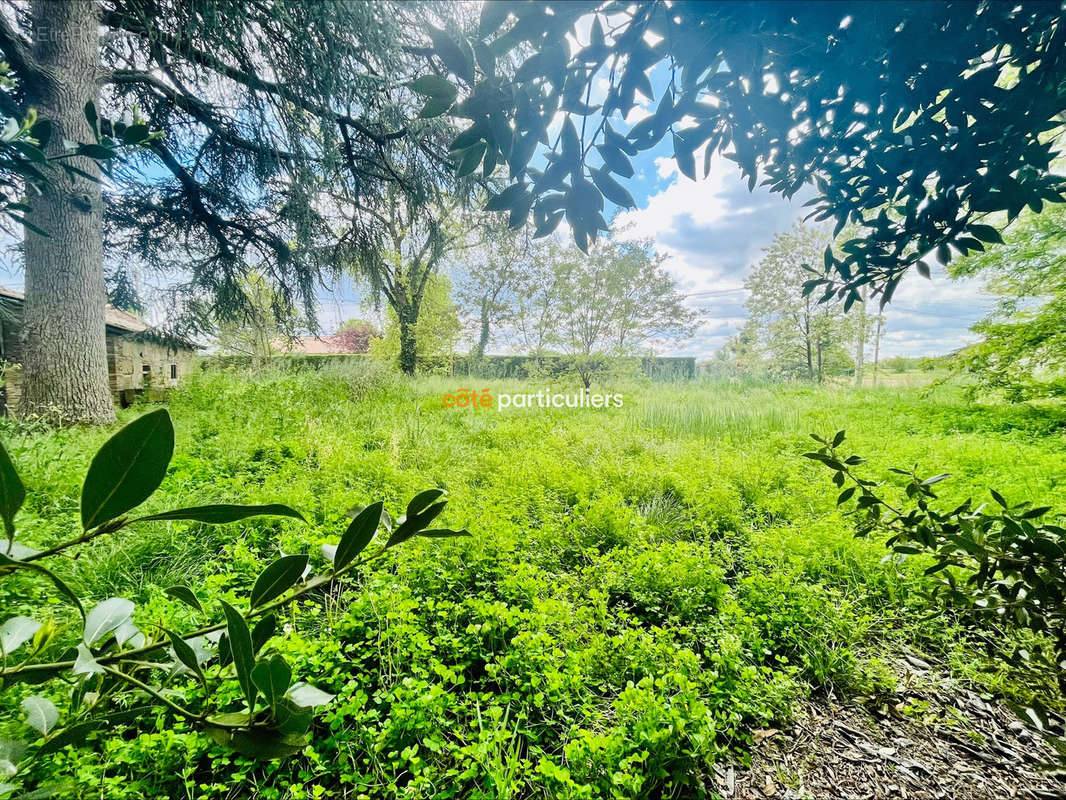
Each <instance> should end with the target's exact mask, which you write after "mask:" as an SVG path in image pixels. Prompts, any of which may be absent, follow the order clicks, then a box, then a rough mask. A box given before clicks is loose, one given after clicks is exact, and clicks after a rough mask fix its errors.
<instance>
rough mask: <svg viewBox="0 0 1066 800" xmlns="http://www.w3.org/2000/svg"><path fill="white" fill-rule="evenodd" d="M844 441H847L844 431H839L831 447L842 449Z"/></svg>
mask: <svg viewBox="0 0 1066 800" xmlns="http://www.w3.org/2000/svg"><path fill="white" fill-rule="evenodd" d="M844 439H845V433H844V431H837V432H836V435H835V436H834V437H833V444H832V445H830V446H831V447H840V445H842V444H844Z"/></svg>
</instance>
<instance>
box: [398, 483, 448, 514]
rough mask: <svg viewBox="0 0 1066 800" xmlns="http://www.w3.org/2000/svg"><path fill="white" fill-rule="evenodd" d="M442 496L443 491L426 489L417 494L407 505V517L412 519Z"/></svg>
mask: <svg viewBox="0 0 1066 800" xmlns="http://www.w3.org/2000/svg"><path fill="white" fill-rule="evenodd" d="M443 496H444V490H443V489H426V490H425V491H424V492H419V493H418V494H416V495H415V496H414V497H412V498H411V502H409V503H408V504H407V512H406V513H407V516H408V517H414V516H417V515H418V514H421V513H422V512H423V511H425V510H426V509H427V508H429V507H430V506H431V505H433V504H434V503H435V502H437V501H438V500H439V499H440V498H442V497H443Z"/></svg>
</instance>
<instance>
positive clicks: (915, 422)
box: [0, 366, 1066, 799]
mask: <svg viewBox="0 0 1066 800" xmlns="http://www.w3.org/2000/svg"><path fill="white" fill-rule="evenodd" d="M546 385H547V384H546V383H545V382H538V383H537V384H536V385H533V384H530V385H527V386H524V385H521V384H517V383H515V384H504V383H498V382H492V383H491V384H490V388H491V389H492V391H493V392H494V393H499V392H502V391H512V392H516V391H533V392H535V391H537V390H538V389H543V388H545V386H546ZM462 386H468V388H474V386H473V384H465V383H462V382H461V381H459V380H455V381H453V380H450V379H442V378H436V379H425V380H418V381H413V382H408V381H404V380H400V379H398V378H396V377H394V376H391V375H389V374H387V373H382V372H379V371H377V370H376V369H375V368H374V367H372V366H369V367H366V366H361V367H359V369H358V371H354V370H349V371H344V370H339V369H335V368H327V369H324V370H322V371H321V372H317V373H306V374H278V373H261V374H258V375H255V376H251V377H247V378H245V377H241V376H236V375H217V374H215V375H213V374H207V375H204V376H198V377H196V378H195V379H194V380H192V381H190V382H189V383H187V385H186V386H185V387H184V388H182V389H181V390H180V391H178V392H176V393H175V394H174V395H173V397H172V398H171V400H170V410H171V413H172V415H173V417H174V420H175V423H176V426H177V431H178V440H177V448H176V456H175V458H174V460H173V462H172V465H171V469H170V473H169V474H168V476H167V479H166V481H165V482H164V484H163V487H162V488H161V490H160V491H159V492H158V493H157V495H156V496H155V497H153V499H152V501H151V503H152V504H153V508H154V507H158V508H160V509H162V508H164V507H169V506H174V505H188V504H192V503H200V502H273V501H277V502H285V503H288V504H290V505H293V506H295V507H297V508H300V509H301V510H303V511H305V512H306V513H307V515H308V518H309V520H310V521H311V525H310V526H307V527H305V526H302V525H299V524H297V523H293V522H288V521H285V522H272V523H269V524H268V523H264V522H262V521H253V522H250V523H247V524H237V525H234V526H230V527H225V528H218V529H210V528H207V527H205V526H197V525H189V524H186V523H173V524H168V523H158V524H155V525H152V526H145V527H144V528H143V529H140V530H139V531H138V532H137V533H130V534H126V535H124V538H123V539H121V540H120V541H116V542H113V543H99V544H96V545H94V546H92V547H90V548H89V549H88V551H87V552H85V554H84V555H83V556H82V557H81V558H79V559H77V560H74V561H70V562H69V563H68V564H67V565H66V566H65V569H64V574H65V576H66V577H68V578H69V579H70V580H72V581H74V582H76V583H78V585H79V586H80V587H82V588H84V589H85V590H86V591H88V592H90V593H92V594H94V595H96V596H98V597H101V598H102V597H106V596H108V595H125V596H130V597H135V598H136V599H137V600H138V601H139V602H140V603H144V604H145V606H144V611H143V614H144V615H145V618H144V619H143V620H140V621H141V622H143V623H144V624H145V625H150V624H151V623H152V622H153V621H161V620H166V621H167V624H168V625H170V626H175V625H177V624H178V623H180V622H181V621H182V620H183V619H186V620H187V621H191V620H188V618H187V616H186V615H187V611H186V610H185V609H184V608H183V607H179V606H178V605H176V604H175V603H173V602H171V601H168V600H167V599H166V598H164V597H162V596H161V592H160V589H161V588H162V587H164V586H166V585H168V584H170V583H173V582H174V581H175V580H177V579H178V578H180V579H181V580H183V581H187V582H190V583H191V584H193V585H195V586H196V587H197V589H198V592H199V593H200V595H201V597H202V599H204V600H205V601H207V600H212V601H213V600H214V599H215V598H217V597H220V596H224V597H232V596H233V595H232V592H231V587H233V586H236V585H240V584H241V580H243V582H244V583H243V585H248V583H249V582H250V579H251V578H253V577H254V575H255V574H256V573H257V572H258V570H259V569H260V568H261V566H262V564H263V562H264V561H265V560H267V559H270V558H272V557H273V556H275V555H276V554H277V552H278V551H279V550H284V551H285V552H294V551H308V552H313V553H314V552H317V549H318V545H319V544H321V543H322V542H325V541H336V538H337V536H338V535H339V533H340V531H341V530H343V527H344V525H345V524H346V522H347V517H346V516H345V511H346V510H347V509H348V508H350V507H351V506H352V505H356V504H361V503H365V502H367V501H369V500H371V499H376V498H383V499H384V500H385V501H386V505H387V507H389V508H390V509H391V510H392V511H393V512H398V511H400V510H401V509H400V505H399V504H400V501H401V500H406V499H407V498H408V497H410V496H411V495H412V494H413V493H414V492H416V491H418V490H420V489H423V488H426V487H428V486H440V487H442V488H445V489H447V490H448V492H449V494H450V498H451V503H450V504H449V507H448V511H447V515H446V517H445V518H444V519H442V522H443V523H444V524H446V525H449V526H454V527H459V526H464V527H467V528H469V529H470V530H471V531H472V532H473V533H474V538H473V539H472V540H465V541H461V542H443V543H437V542H434V541H428V540H426V541H418V542H414V543H412V544H411V546H409V547H407V548H406V549H403V550H401V551H398V552H397V553H396V555H395V556H394V557H392V559H391V560H390V561H388V562H387V563H384V564H382V565H381V566H379V567H378V568H377V569H376V570H374V571H371V572H367V573H366V574H364V575H362V576H360V578H359V580H358V584H357V585H356V586H355V587H353V589H352V591H350V592H348V593H346V594H344V595H342V596H340V597H337V596H334V595H329V596H326V597H323V598H320V599H317V600H314V601H309V602H307V603H305V604H304V605H303V606H302V607H301V608H300V609H298V610H297V611H296V612H295V616H294V617H293V618H292V619H291V620H290V622H291V623H296V625H295V627H296V629H297V630H298V631H299V633H293V634H291V635H288V636H286V637H284V638H279V639H278V640H276V643H275V646H276V647H277V648H278V649H279V650H281V651H283V652H284V654H285V655H286V657H287V658H288V659H289V660H290V662H291V663H293V665H294V669H295V672H296V674H297V675H298V676H301V677H305V678H311V677H313V678H314V681H315V682H316V683H318V684H319V685H321V686H322V687H323V688H324V689H327V690H329V691H332V692H336V693H337V695H338V697H337V700H336V701H335V702H334V703H333V704H332V705H331V706H330V707H329V708H328V709H327V710H326V712H325V714H324V715H323V716H322V718H321V721H320V724H318V725H317V727H316V730H315V737H314V744H313V745H312V746H311V747H309V748H307V750H306V751H305V752H304V753H303V754H302V755H300V756H298V757H295V758H293V759H291V760H289V761H285V762H274V763H270V764H266V765H263V764H253V763H251V762H249V761H247V760H246V759H244V758H242V757H238V756H233V755H232V754H228V753H226V752H224V751H222V750H221V749H219V748H218V747H217V746H215V745H212V744H211V743H209V742H208V741H207V740H206V739H205V738H204V737H202V736H200V735H199V734H196V733H194V732H191V731H189V730H187V729H185V728H184V727H183V724H182V723H180V722H173V723H172V725H173V726H172V727H170V726H160V729H159V731H158V732H148V733H143V734H142V735H140V736H138V737H134V738H129V737H110V738H109V737H107V736H106V735H101V737H100V738H99V740H98V741H97V742H96V745H95V746H96V748H97V752H95V753H94V752H93V751H92V750H68V751H66V752H64V753H61V754H59V755H57V756H55V757H54V759H53V761H52V762H51V763H50V764H48V765H47V766H46V767H44V768H42V775H41V777H42V778H45V777H48V778H59V779H68V780H72V781H73V782H74V784H75V785H76V786H79V787H85V788H86V791H84V792H81V791H75V792H74V793H75V794H76V795H77V796H85V795H86V794H90V793H91V794H93V795H94V796H103V797H108V798H134V797H138V798H139V797H143V796H149V795H160V796H171V797H198V798H201V797H202V798H229V797H238V796H239V797H261V798H294V799H295V798H305V797H326V796H328V797H350V798H357V797H374V798H377V797H396V798H428V797H433V798H449V797H457V798H458V797H461V798H481V797H484V798H488V797H492V798H503V797H533V796H537V797H543V796H548V797H570V798H631V797H642V798H658V797H663V796H685V797H688V796H699V795H700V794H701V793H703V792H704V791H706V790H707V787H708V780H707V776H708V774H709V771H710V768H711V765H712V764H713V762H714V761H715V760H716V759H719V758H722V757H723V756H724V755H725V754H726V753H727V752H729V751H732V753H733V755H740V756H741V757H743V753H744V748H745V746H746V744H747V743H748V742H750V740H751V736H752V732H753V731H754V730H756V729H758V728H761V727H768V726H770V725H771V724H777V723H780V722H782V721H784V720H786V719H787V718H788V716H789V713H790V708H791V706H792V704H793V702H794V699H795V698H796V697H798V696H803V695H808V694H811V693H819V692H833V693H836V694H840V695H844V696H855V697H858V696H864V695H867V694H874V693H876V692H878V691H882V690H883V689H885V688H887V684H888V683H890V672H888V671H887V670H886V669H885V668H884V662H885V661H886V660H891V658H892V657H893V654H894V653H899V652H901V651H904V650H906V651H919V652H921V653H922V654H923V655H924V657H926V658H927V659H929V660H932V661H935V662H939V663H943V664H945V665H946V666H947V667H948V668H951V669H953V670H954V671H955V674H956V675H957V676H958V678H959V679H960V680H961V681H964V682H969V683H971V684H974V685H977V686H981V687H985V688H989V689H991V690H993V691H998V692H1001V693H1004V694H1007V695H1009V696H1013V697H1019V698H1024V697H1027V696H1029V695H1031V694H1032V693H1034V692H1036V693H1042V694H1043V695H1044V696H1045V698H1046V699H1048V700H1049V701H1051V702H1055V700H1056V698H1054V697H1053V696H1050V695H1049V692H1050V689H1049V687H1047V686H1041V685H1035V686H1033V685H1020V684H1019V683H1018V682H1017V681H1016V680H1013V678H1012V676H1010V675H1007V674H1005V673H1004V672H1003V671H1002V670H1001V669H999V668H998V667H996V666H995V665H994V662H993V661H990V660H989V659H988V658H987V657H986V656H984V655H983V654H982V652H983V651H982V650H981V648H980V646H979V644H980V642H978V641H976V640H975V639H974V638H973V637H972V636H970V635H964V631H963V630H962V629H961V628H960V627H959V626H957V625H956V624H955V623H954V622H953V621H952V620H951V619H950V618H944V617H940V618H937V619H930V617H929V613H928V612H929V609H928V607H927V606H926V605H925V602H924V601H923V600H922V599H921V597H920V595H919V590H920V588H921V586H922V585H923V578H922V577H921V570H922V564H921V563H913V562H903V563H899V564H896V563H883V560H882V559H883V556H884V554H885V551H884V549H883V546H882V545H881V543H878V542H867V541H861V540H856V539H854V538H853V537H852V535H851V533H850V526H849V522H848V520H847V519H845V518H843V517H841V515H840V514H839V513H838V511H837V510H836V507H835V497H836V490H835V488H834V487H833V486H832V485H831V483H830V482H829V481H828V478H827V475H826V474H824V471H823V470H822V469H821V468H820V467H819V466H818V465H815V464H811V463H808V462H807V461H806V460H805V459H803V458H801V457H800V454H801V453H802V452H804V451H805V450H807V449H809V445H810V440H809V439H808V438H807V433H808V432H810V431H817V432H821V433H824V432H827V431H835V430H837V429H840V428H846V429H847V430H848V439H849V442H851V443H853V445H854V447H855V449H856V450H857V451H859V452H862V453H864V454H865V455H867V456H868V457H869V458H870V459H871V465H870V466H871V470H872V471H874V472H876V473H877V475H878V476H879V477H884V476H886V475H887V473H886V472H885V468H887V467H889V466H894V465H902V466H910V465H912V464H914V463H919V464H920V465H921V466H922V467H923V468H926V469H928V470H929V471H930V472H933V471H947V472H952V473H954V474H955V478H954V479H953V480H952V481H949V482H945V483H944V484H942V486H944V493H945V494H946V495H948V496H950V497H956V496H957V497H959V498H962V497H965V496H968V495H970V494H974V495H977V496H985V495H984V492H985V489H986V487H988V486H996V487H997V488H999V489H1000V490H1001V491H1003V492H1004V493H1005V494H1007V495H1008V497H1010V499H1012V500H1021V499H1025V498H1032V499H1034V500H1036V499H1038V500H1040V501H1041V502H1042V503H1047V504H1051V505H1055V506H1056V507H1057V508H1062V509H1066V466H1064V463H1066V462H1064V461H1063V453H1064V451H1066V434H1064V427H1063V425H1064V420H1066V416H1064V415H1063V414H1062V412H1061V411H1060V410H1058V409H1055V408H1051V409H1036V408H1030V407H1025V406H1020V407H1003V406H977V405H971V404H967V403H966V402H964V401H963V400H962V399H961V398H960V397H958V396H956V395H955V394H953V393H952V392H951V390H950V389H948V388H940V389H938V390H936V391H934V392H933V393H931V394H928V395H923V394H922V392H921V390H919V389H914V388H906V387H904V388H900V387H887V388H879V389H877V390H865V391H862V392H858V391H855V390H852V389H833V388H810V387H801V386H796V387H786V386H767V385H762V386H760V385H753V386H742V387H736V386H729V385H724V384H723V385H716V384H687V385H686V384H668V385H656V384H647V383H633V384H627V385H622V386H617V387H611V389H610V390H611V391H621V392H622V393H623V394H624V398H625V400H624V403H625V404H624V406H623V407H622V408H610V409H565V408H564V409H551V410H540V409H533V410H529V409H525V410H523V409H510V410H505V411H497V410H496V409H495V408H493V409H476V410H474V409H469V408H468V409H449V408H445V407H444V406H443V404H442V402H441V396H442V394H444V393H445V392H448V391H454V390H455V389H458V388H460V387H462ZM477 388H478V389H479V390H480V389H481V388H482V384H480V383H479V384H478V386H477ZM566 391H573V388H572V387H567V388H566ZM142 411H143V409H131V410H129V411H127V412H123V418H124V419H125V420H128V419H129V418H131V417H133V416H135V415H136V414H138V413H141V412H142ZM4 426H5V427H4V430H3V435H4V440H5V444H7V445H8V447H9V449H10V451H11V453H12V456H13V458H14V460H15V462H16V463H17V464H18V465H19V467H20V470H21V471H22V473H23V475H24V478H25V481H26V483H27V485H28V486H30V487H31V492H30V496H29V498H28V501H27V508H26V511H24V512H23V513H24V517H25V520H24V521H23V523H22V526H21V528H20V530H22V531H25V534H24V535H25V536H26V537H28V538H29V539H31V540H33V541H35V542H38V543H43V542H48V541H54V540H57V539H59V538H60V537H61V536H64V535H65V534H66V533H67V532H69V527H70V525H71V524H72V522H73V520H74V519H75V518H76V509H77V497H78V490H79V480H80V477H81V476H82V475H83V474H84V470H85V467H86V465H87V464H88V461H89V459H90V457H91V454H92V453H93V452H94V451H95V449H96V447H97V446H98V445H99V444H100V443H101V442H102V441H103V440H104V439H105V438H106V437H107V435H108V433H109V432H108V431H98V430H75V431H70V430H68V431H31V432H23V431H20V430H19V429H18V427H17V426H14V425H13V424H11V423H4ZM238 579H241V580H238ZM42 589H43V587H41V586H40V585H39V584H37V583H34V582H33V581H32V580H23V579H22V578H19V579H17V581H16V579H13V578H12V579H5V582H4V584H3V589H2V591H4V592H6V594H5V595H4V601H5V608H6V609H10V610H11V613H19V612H22V611H27V610H29V609H30V607H31V604H30V603H29V600H30V599H31V598H33V597H34V596H36V593H37V592H39V591H42ZM55 613H56V614H57V616H58V615H59V607H58V606H57V607H56V612H55ZM1009 641H1010V640H1009V638H1008V639H1004V638H1002V637H1000V639H999V642H1000V646H1009ZM873 654H876V655H877V658H873V657H872V656H873ZM174 688H175V690H177V691H179V692H186V691H193V689H192V688H191V686H189V685H186V684H185V683H183V682H181V681H178V682H176V683H174ZM21 691H22V689H21V688H20V687H14V688H12V689H10V690H5V697H4V701H3V705H4V707H5V708H12V707H13V706H16V705H17V702H18V700H19V699H20V698H21V696H22V694H21ZM236 697H237V692H236V691H234V699H235V701H236ZM2 734H3V731H2V730H0V735H2Z"/></svg>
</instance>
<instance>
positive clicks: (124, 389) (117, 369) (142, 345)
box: [0, 324, 196, 413]
mask: <svg viewBox="0 0 1066 800" xmlns="http://www.w3.org/2000/svg"><path fill="white" fill-rule="evenodd" d="M17 334H18V331H17V329H15V328H14V327H12V326H9V325H7V324H4V325H3V330H2V335H0V343H2V352H0V358H2V360H3V367H2V373H3V397H2V398H0V412H2V413H11V410H12V409H14V408H17V407H18V400H19V385H20V381H21V367H20V366H19V361H20V359H19V358H18V354H19V340H18V335H17ZM195 358H196V353H195V351H193V350H189V349H186V348H173V347H168V346H167V345H165V344H160V343H159V342H155V341H151V340H150V339H147V338H144V337H139V336H137V335H136V334H132V335H131V334H129V333H127V332H125V331H119V330H116V329H112V328H110V327H109V328H108V329H107V370H108V373H109V374H108V383H109V385H110V387H111V394H112V395H114V397H115V399H116V400H119V401H120V402H121V403H122V404H123V405H126V404H127V403H129V402H130V401H131V400H132V399H133V397H134V395H135V394H136V393H137V392H140V391H147V392H149V394H150V395H161V394H162V393H163V392H164V391H165V390H166V389H168V388H170V387H172V386H177V385H178V383H179V382H180V381H181V379H182V377H184V376H185V375H187V374H188V373H189V370H191V369H192V367H193V363H194V361H195Z"/></svg>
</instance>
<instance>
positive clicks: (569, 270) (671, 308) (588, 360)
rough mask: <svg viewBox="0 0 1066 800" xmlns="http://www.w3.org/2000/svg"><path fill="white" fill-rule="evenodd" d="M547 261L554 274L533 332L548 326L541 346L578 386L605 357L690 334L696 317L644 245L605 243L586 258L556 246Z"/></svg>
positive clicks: (659, 259) (657, 258)
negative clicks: (569, 369)
mask: <svg viewBox="0 0 1066 800" xmlns="http://www.w3.org/2000/svg"><path fill="white" fill-rule="evenodd" d="M549 259H550V264H551V266H552V270H553V272H554V276H553V279H552V280H551V282H550V289H549V290H548V294H546V296H545V299H544V305H543V306H542V307H541V308H538V309H537V310H538V312H542V313H540V315H539V316H538V318H537V324H536V325H534V326H532V327H533V328H534V329H538V328H540V327H541V326H543V325H544V323H545V322H549V323H550V325H551V328H550V329H549V330H547V331H545V334H546V335H545V339H546V341H547V342H550V343H552V344H555V345H558V346H560V347H561V348H562V349H563V351H564V352H565V353H566V354H567V355H569V356H570V357H571V359H573V362H574V367H575V370H576V371H577V373H578V374H579V375H580V377H581V381H582V383H583V384H584V385H585V388H588V387H589V385H590V383H591V380H592V376H593V375H594V374H595V373H596V372H597V371H599V370H600V369H601V368H602V366H603V365H604V363H605V362H606V359H607V358H608V357H611V356H620V355H632V354H634V353H637V352H639V351H640V350H641V349H642V348H643V347H645V346H646V345H648V344H649V343H650V342H651V341H652V340H658V339H683V338H687V337H689V336H691V335H692V334H693V333H694V332H695V328H696V322H697V318H698V315H697V314H696V312H695V311H693V310H692V309H689V308H687V307H686V306H685V304H684V296H683V295H682V294H681V293H680V292H679V291H678V290H677V286H676V283H675V282H674V279H673V278H672V277H671V276H670V274H669V273H668V272H667V271H666V270H665V269H663V267H662V263H663V260H664V257H663V256H660V255H658V254H656V253H655V252H654V251H653V250H652V247H651V243H650V242H647V241H638V242H615V241H605V242H602V243H600V244H599V245H598V246H597V247H595V248H592V249H590V252H589V253H588V255H585V254H583V253H581V252H579V251H578V250H577V249H576V248H573V247H566V248H564V247H560V246H556V247H553V248H550V249H549Z"/></svg>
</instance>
